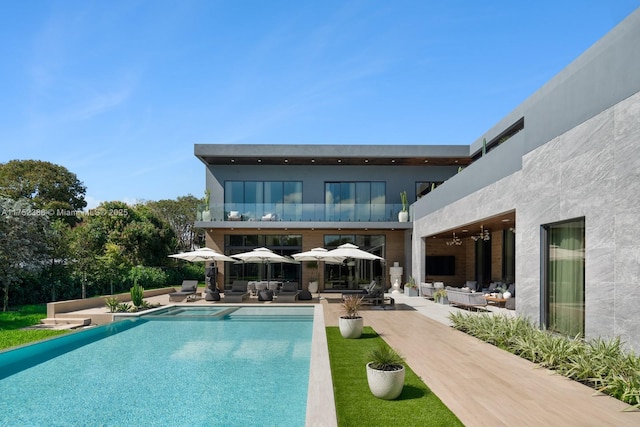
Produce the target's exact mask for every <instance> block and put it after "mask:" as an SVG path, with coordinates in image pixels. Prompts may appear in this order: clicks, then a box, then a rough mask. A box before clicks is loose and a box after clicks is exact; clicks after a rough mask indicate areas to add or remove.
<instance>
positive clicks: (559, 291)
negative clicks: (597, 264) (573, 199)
mask: <svg viewBox="0 0 640 427" xmlns="http://www.w3.org/2000/svg"><path fill="white" fill-rule="evenodd" d="M543 230H544V236H545V249H546V251H545V252H546V253H545V258H546V259H545V275H544V276H545V288H544V291H545V292H544V300H545V301H544V307H545V312H544V313H543V315H544V319H545V325H546V326H547V328H548V329H550V330H553V331H555V332H558V333H561V334H564V335H568V336H576V335H583V336H584V309H585V305H584V289H585V281H584V267H585V256H584V253H585V225H584V218H582V219H576V220H571V221H566V222H562V223H556V224H552V225H547V226H545V227H543Z"/></svg>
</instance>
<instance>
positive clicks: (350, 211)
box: [325, 181, 386, 221]
mask: <svg viewBox="0 0 640 427" xmlns="http://www.w3.org/2000/svg"><path fill="white" fill-rule="evenodd" d="M385 203H386V183H385V182H378V181H372V182H368V181H363V182H326V183H325V211H326V212H325V213H326V219H327V221H372V220H374V221H375V220H381V219H382V218H383V216H384V214H385V206H384V205H385ZM381 215H382V216H381ZM379 217H380V218H379Z"/></svg>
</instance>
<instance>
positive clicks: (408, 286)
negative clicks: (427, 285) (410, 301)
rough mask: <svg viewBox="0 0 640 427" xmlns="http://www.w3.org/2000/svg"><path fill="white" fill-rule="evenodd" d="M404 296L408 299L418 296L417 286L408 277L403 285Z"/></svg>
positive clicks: (411, 278) (413, 280) (414, 281)
mask: <svg viewBox="0 0 640 427" xmlns="http://www.w3.org/2000/svg"><path fill="white" fill-rule="evenodd" d="M404 294H405V295H406V296H408V297H417V296H418V285H417V284H416V279H414V278H413V277H409V281H408V282H407V283H405V284H404Z"/></svg>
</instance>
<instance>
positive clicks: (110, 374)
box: [0, 306, 314, 426]
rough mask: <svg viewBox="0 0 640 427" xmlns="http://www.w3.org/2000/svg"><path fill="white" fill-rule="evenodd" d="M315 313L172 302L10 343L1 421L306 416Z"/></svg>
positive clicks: (232, 420)
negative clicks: (18, 345) (84, 327)
mask: <svg viewBox="0 0 640 427" xmlns="http://www.w3.org/2000/svg"><path fill="white" fill-rule="evenodd" d="M313 318H314V308H313V307H310V306H302V307H294V306H292V307H237V306H236V307H224V306H215V307H204V308H203V307H193V308H192V307H188V308H187V307H172V308H167V309H163V310H158V311H156V312H155V313H154V314H153V315H147V316H142V317H139V318H134V319H130V320H123V321H120V322H116V323H114V324H110V325H105V326H100V327H96V328H93V329H90V330H86V331H82V332H78V333H74V334H70V335H67V336H63V337H60V338H56V339H53V340H49V341H47V342H44V343H39V344H35V345H31V346H27V347H23V348H20V349H16V350H12V351H8V352H5V353H2V354H0V376H2V377H3V378H2V379H0V396H2V399H1V401H0V424H2V425H14V426H15V425H49V426H53V425H74V426H75V425H151V426H153V425H172V426H173V425H189V426H194V425H224V426H233V425H243V426H246V425H287V426H298V425H299V426H302V425H304V424H305V413H306V405H307V389H308V386H309V370H310V359H311V340H312V332H313Z"/></svg>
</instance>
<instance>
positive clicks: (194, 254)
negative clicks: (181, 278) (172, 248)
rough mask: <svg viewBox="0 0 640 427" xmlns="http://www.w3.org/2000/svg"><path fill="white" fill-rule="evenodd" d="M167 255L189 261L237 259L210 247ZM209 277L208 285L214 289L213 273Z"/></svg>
mask: <svg viewBox="0 0 640 427" xmlns="http://www.w3.org/2000/svg"><path fill="white" fill-rule="evenodd" d="M169 257H170V258H177V259H182V260H185V261H190V262H199V261H205V262H206V261H211V262H214V263H215V261H230V262H236V261H237V260H235V259H233V258H230V257H228V256H226V255H223V254H221V253H220V252H218V251H215V250H213V249H211V248H200V249H196V250H194V251H190V252H182V253H179V254H172V255H169ZM214 266H215V265H214ZM214 271H215V270H214ZM210 278H211V283H210V284H209V286H210V288H211V289H215V288H216V287H217V285H216V281H215V274H213V275H212V276H210ZM205 283H206V278H205Z"/></svg>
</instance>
